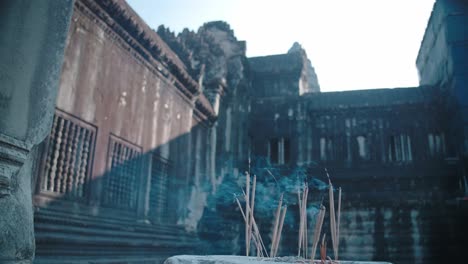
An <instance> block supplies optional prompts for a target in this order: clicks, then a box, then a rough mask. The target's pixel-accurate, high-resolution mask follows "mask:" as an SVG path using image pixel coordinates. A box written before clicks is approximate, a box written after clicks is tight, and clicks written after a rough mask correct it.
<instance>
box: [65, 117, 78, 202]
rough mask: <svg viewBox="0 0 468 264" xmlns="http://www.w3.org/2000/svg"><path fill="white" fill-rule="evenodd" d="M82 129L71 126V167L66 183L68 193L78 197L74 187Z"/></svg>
mask: <svg viewBox="0 0 468 264" xmlns="http://www.w3.org/2000/svg"><path fill="white" fill-rule="evenodd" d="M79 132H80V129H79V127H78V126H77V125H75V124H72V126H71V132H70V136H71V138H72V142H70V148H69V149H70V151H71V152H69V154H70V156H71V159H70V166H69V171H68V181H67V183H66V185H67V192H68V193H69V194H70V195H71V196H76V188H75V186H74V184H75V178H76V177H77V176H76V172H75V163H76V155H77V153H76V150H77V149H76V148H77V147H78V135H79Z"/></svg>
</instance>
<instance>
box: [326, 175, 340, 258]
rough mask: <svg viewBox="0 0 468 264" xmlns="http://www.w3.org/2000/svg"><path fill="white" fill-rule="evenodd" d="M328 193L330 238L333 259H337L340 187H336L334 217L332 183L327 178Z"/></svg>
mask: <svg viewBox="0 0 468 264" xmlns="http://www.w3.org/2000/svg"><path fill="white" fill-rule="evenodd" d="M329 185H330V187H329V190H328V195H329V197H330V231H331V232H330V233H331V238H332V246H333V253H334V255H335V260H338V247H339V242H340V240H339V239H340V237H339V236H340V211H341V188H339V189H338V212H337V214H336V216H337V219H335V201H334V197H333V185H332V183H331V181H330V180H329Z"/></svg>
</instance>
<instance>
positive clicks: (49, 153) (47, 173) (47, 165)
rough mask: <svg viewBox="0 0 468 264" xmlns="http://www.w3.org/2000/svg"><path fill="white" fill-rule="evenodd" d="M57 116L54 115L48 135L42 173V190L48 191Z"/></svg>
mask: <svg viewBox="0 0 468 264" xmlns="http://www.w3.org/2000/svg"><path fill="white" fill-rule="evenodd" d="M57 119H58V117H57V116H54V122H53V124H52V133H50V136H49V146H48V150H47V156H46V161H45V168H44V171H45V172H44V175H45V178H44V179H43V180H42V190H45V191H49V190H50V189H49V188H50V182H49V180H50V173H51V170H52V166H51V162H52V155H53V154H54V146H55V143H56V142H55V134H56V132H57Z"/></svg>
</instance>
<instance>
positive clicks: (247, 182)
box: [245, 172, 250, 256]
mask: <svg viewBox="0 0 468 264" xmlns="http://www.w3.org/2000/svg"><path fill="white" fill-rule="evenodd" d="M245 186H246V187H245V192H246V195H245V218H246V220H245V255H246V256H249V250H250V237H249V226H250V225H249V220H250V212H249V203H250V200H249V198H250V175H249V173H248V172H245Z"/></svg>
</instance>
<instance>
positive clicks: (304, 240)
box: [297, 186, 309, 258]
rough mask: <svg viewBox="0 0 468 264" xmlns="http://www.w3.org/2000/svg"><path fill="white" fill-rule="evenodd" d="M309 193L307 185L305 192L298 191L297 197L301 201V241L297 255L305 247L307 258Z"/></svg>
mask: <svg viewBox="0 0 468 264" xmlns="http://www.w3.org/2000/svg"><path fill="white" fill-rule="evenodd" d="M308 194H309V188H308V187H307V186H306V187H305V188H304V192H303V193H302V194H301V193H300V192H298V193H297V199H298V203H299V243H298V253H297V256H298V257H299V256H301V249H302V248H303V249H304V250H303V254H304V257H305V258H307V247H308V241H307V196H308Z"/></svg>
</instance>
